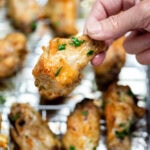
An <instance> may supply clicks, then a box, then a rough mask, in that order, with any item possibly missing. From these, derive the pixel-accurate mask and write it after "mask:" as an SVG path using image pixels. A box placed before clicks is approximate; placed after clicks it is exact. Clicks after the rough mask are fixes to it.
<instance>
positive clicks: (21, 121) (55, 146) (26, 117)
mask: <svg viewBox="0 0 150 150" xmlns="http://www.w3.org/2000/svg"><path fill="white" fill-rule="evenodd" d="M9 120H10V122H11V124H12V125H13V128H11V129H10V134H11V136H12V138H13V140H14V141H15V143H16V144H17V145H18V146H19V149H20V150H59V148H60V143H59V141H58V139H57V138H56V137H55V136H54V135H53V134H52V132H51V131H50V129H49V127H48V124H47V123H46V122H45V121H43V120H42V118H41V115H40V114H39V113H38V112H37V111H36V110H35V109H33V108H32V107H31V106H29V104H19V103H15V104H13V105H12V107H11V112H10V114H9Z"/></svg>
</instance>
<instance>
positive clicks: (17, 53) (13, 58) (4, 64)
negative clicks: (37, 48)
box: [0, 33, 27, 78]
mask: <svg viewBox="0 0 150 150" xmlns="http://www.w3.org/2000/svg"><path fill="white" fill-rule="evenodd" d="M26 54H27V48H26V38H25V36H24V35H23V34H22V33H11V34H8V35H7V36H6V37H5V38H4V39H1V40H0V78H5V77H9V76H11V75H12V74H13V73H15V72H16V71H17V70H18V69H19V68H21V67H22V65H23V63H24V60H25V56H26Z"/></svg>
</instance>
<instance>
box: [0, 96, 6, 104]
mask: <svg viewBox="0 0 150 150" xmlns="http://www.w3.org/2000/svg"><path fill="white" fill-rule="evenodd" d="M5 101H6V99H5V98H4V97H3V96H2V95H0V105H1V104H4V103H5Z"/></svg>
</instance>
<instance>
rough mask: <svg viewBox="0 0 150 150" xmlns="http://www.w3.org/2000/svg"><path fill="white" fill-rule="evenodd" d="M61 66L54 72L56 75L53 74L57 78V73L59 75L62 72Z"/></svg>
mask: <svg viewBox="0 0 150 150" xmlns="http://www.w3.org/2000/svg"><path fill="white" fill-rule="evenodd" d="M62 68H63V67H62V66H61V67H60V68H58V70H57V71H56V73H55V77H57V76H58V75H59V73H60V71H61V70H62Z"/></svg>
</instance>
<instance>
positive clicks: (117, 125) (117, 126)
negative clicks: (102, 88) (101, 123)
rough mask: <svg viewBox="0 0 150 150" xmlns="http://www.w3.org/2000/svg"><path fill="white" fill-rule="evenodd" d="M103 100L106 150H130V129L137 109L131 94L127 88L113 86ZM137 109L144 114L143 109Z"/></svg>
mask: <svg viewBox="0 0 150 150" xmlns="http://www.w3.org/2000/svg"><path fill="white" fill-rule="evenodd" d="M103 100H104V104H105V110H104V112H105V117H106V124H107V146H108V150H130V149H131V143H130V129H131V125H132V123H133V119H134V117H135V114H136V110H135V108H136V107H137V106H135V102H134V95H133V93H132V92H131V90H130V88H129V87H128V86H121V85H116V84H113V85H111V86H110V87H109V88H108V90H107V91H106V92H105V94H104V96H103ZM139 109H141V111H143V112H144V109H143V108H139ZM141 111H140V112H141ZM143 114H144V113H143Z"/></svg>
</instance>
